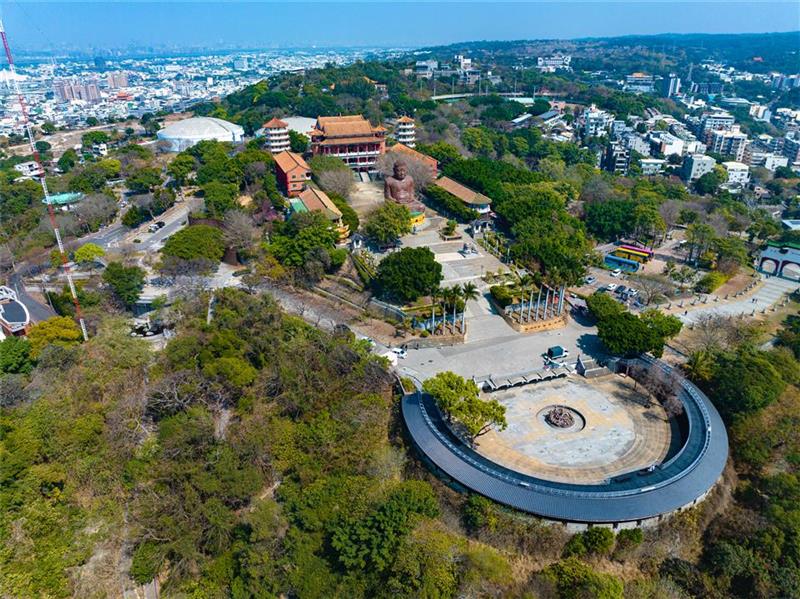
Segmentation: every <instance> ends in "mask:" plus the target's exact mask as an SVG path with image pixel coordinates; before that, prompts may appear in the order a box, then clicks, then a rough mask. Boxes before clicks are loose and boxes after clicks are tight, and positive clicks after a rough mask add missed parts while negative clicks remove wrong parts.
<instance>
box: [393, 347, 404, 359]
mask: <svg viewBox="0 0 800 599" xmlns="http://www.w3.org/2000/svg"><path fill="white" fill-rule="evenodd" d="M392 353H393V354H395V355H396V356H397V357H398V358H401V359H402V358H405V357H406V350H404V349H403V348H402V347H393V348H392Z"/></svg>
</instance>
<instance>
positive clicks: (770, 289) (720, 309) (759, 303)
mask: <svg viewBox="0 0 800 599" xmlns="http://www.w3.org/2000/svg"><path fill="white" fill-rule="evenodd" d="M797 289H800V282H798V281H787V280H786V279H779V278H778V277H769V278H766V277H764V284H763V285H762V286H761V287H760V288H759V289H758V290H757V291H756V292H755V293H754V294H753V295H750V296H748V297H746V298H742V299H741V300H738V301H728V302H725V303H718V304H717V303H709V304H707V305H706V306H704V307H702V308H697V307H695V309H692V307H691V306H687V307H686V310H688V313H687V314H682V313H678V314H676V316H677V317H678V318H680V319H681V320H682V321H683V322H684V323H687V324H688V323H691V322H696V321H697V319H698V318H700V317H702V316H705V315H708V314H717V315H722V316H739V315H742V314H743V315H745V316H750V315H752V314H753V312H754V311H755V315H757V314H758V313H759V312H761V311H763V310H764V309H768V308H770V307H771V306H773V305H774V304H776V303H777V302H779V301H780V300H781V299H782V298H783V297H785V296H786V294H788V293H792V292H793V291H796V290H797Z"/></svg>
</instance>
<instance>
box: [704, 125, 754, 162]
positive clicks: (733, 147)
mask: <svg viewBox="0 0 800 599" xmlns="http://www.w3.org/2000/svg"><path fill="white" fill-rule="evenodd" d="M746 145H747V135H745V134H744V133H741V132H739V131H725V130H721V129H720V130H717V131H711V139H710V140H709V144H708V151H709V152H714V153H715V154H721V155H722V156H730V157H732V158H733V159H734V160H735V161H736V162H741V161H742V160H743V159H744V151H745V146H746Z"/></svg>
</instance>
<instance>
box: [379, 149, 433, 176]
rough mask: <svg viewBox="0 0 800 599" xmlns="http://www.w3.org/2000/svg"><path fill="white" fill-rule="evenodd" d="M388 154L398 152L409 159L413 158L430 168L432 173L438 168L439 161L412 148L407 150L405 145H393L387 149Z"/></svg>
mask: <svg viewBox="0 0 800 599" xmlns="http://www.w3.org/2000/svg"><path fill="white" fill-rule="evenodd" d="M389 151H390V152H400V153H402V154H405V155H406V156H408V157H409V158H413V159H414V160H419V161H420V162H424V163H425V164H427V165H428V166H430V167H431V168H432V169H433V170H434V171H436V169H437V168H438V166H439V161H438V160H436V158H433V157H432V156H428V155H427V154H423V153H422V152H418V151H417V150H415V149H414V148H409V147H408V146H407V145H405V144H394V145H393V146H392V147H391V148H389Z"/></svg>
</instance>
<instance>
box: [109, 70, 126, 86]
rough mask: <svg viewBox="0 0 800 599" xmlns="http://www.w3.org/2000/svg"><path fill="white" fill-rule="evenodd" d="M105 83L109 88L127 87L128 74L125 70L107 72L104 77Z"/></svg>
mask: <svg viewBox="0 0 800 599" xmlns="http://www.w3.org/2000/svg"><path fill="white" fill-rule="evenodd" d="M106 83H107V84H108V87H109V88H111V89H119V88H120V87H128V74H127V73H125V72H122V71H120V72H117V73H109V74H108V76H107V77H106Z"/></svg>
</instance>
